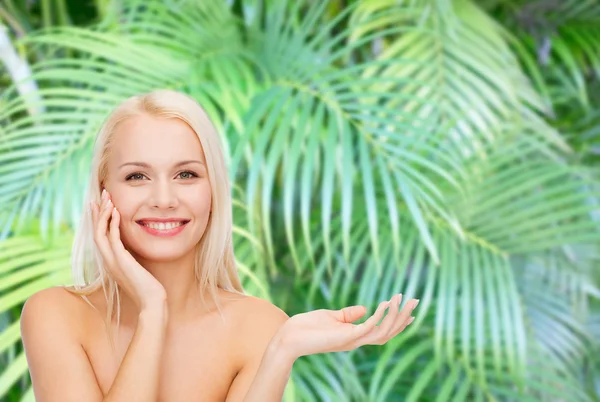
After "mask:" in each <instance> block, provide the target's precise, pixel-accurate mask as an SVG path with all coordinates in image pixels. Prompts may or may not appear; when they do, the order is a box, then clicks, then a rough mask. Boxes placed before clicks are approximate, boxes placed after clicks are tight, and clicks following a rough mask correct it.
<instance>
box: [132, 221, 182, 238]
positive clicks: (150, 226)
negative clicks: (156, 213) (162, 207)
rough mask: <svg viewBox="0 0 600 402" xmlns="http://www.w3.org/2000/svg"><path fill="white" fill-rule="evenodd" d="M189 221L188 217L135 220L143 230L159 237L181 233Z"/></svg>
mask: <svg viewBox="0 0 600 402" xmlns="http://www.w3.org/2000/svg"><path fill="white" fill-rule="evenodd" d="M189 222H190V220H189V219H165V220H150V219H142V220H139V221H136V223H137V224H138V225H140V227H141V228H142V229H143V230H144V231H145V232H147V233H149V234H151V235H154V236H159V237H168V236H175V235H177V234H179V233H181V232H182V231H183V229H184V228H185V226H186V225H187V224H188V223H189Z"/></svg>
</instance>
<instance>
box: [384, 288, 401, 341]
mask: <svg viewBox="0 0 600 402" xmlns="http://www.w3.org/2000/svg"><path fill="white" fill-rule="evenodd" d="M401 301H402V294H398V295H394V296H392V299H391V300H390V309H389V311H388V313H387V316H386V317H385V318H384V319H383V322H382V323H381V325H379V332H380V333H381V336H383V337H387V336H388V335H389V334H391V332H392V330H393V329H394V327H395V324H396V317H397V316H398V307H400V302H401Z"/></svg>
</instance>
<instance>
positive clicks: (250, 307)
mask: <svg viewBox="0 0 600 402" xmlns="http://www.w3.org/2000/svg"><path fill="white" fill-rule="evenodd" d="M225 298H226V299H227V300H229V302H228V303H227V310H228V312H227V315H228V316H229V317H231V318H232V322H233V323H234V325H233V326H232V330H233V331H234V336H235V338H236V342H235V344H236V347H238V348H240V349H238V351H237V352H238V353H239V356H246V357H248V355H249V354H254V353H256V352H258V353H262V352H263V351H264V349H266V347H267V345H268V344H269V342H270V341H271V338H272V337H273V335H275V333H276V332H277V331H278V330H279V328H280V327H281V326H282V325H283V323H285V322H286V321H287V319H288V318H289V317H288V315H287V314H286V313H285V312H284V311H283V310H281V309H280V308H279V307H277V306H275V305H274V304H273V303H271V302H269V301H268V300H264V299H261V298H258V297H254V296H249V295H234V294H232V293H229V294H228V295H227V296H226V297H225Z"/></svg>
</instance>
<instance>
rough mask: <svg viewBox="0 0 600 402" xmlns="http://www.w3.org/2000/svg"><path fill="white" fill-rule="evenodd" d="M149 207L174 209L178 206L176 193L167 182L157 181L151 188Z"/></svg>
mask: <svg viewBox="0 0 600 402" xmlns="http://www.w3.org/2000/svg"><path fill="white" fill-rule="evenodd" d="M150 205H151V206H152V207H153V208H158V209H175V208H177V206H178V205H179V199H178V197H177V191H176V189H175V188H174V186H173V185H172V184H171V183H169V180H159V181H157V183H156V184H155V185H153V186H152V191H151V196H150Z"/></svg>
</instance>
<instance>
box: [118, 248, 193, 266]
mask: <svg viewBox="0 0 600 402" xmlns="http://www.w3.org/2000/svg"><path fill="white" fill-rule="evenodd" d="M179 246H180V247H173V245H168V244H164V245H152V244H146V245H144V246H139V245H132V246H131V247H127V249H128V250H129V251H130V252H131V254H132V255H133V256H134V257H135V258H136V259H142V260H144V261H152V262H171V261H177V260H179V259H181V258H183V257H185V256H187V255H188V254H189V253H190V252H192V251H193V247H181V246H182V245H179Z"/></svg>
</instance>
